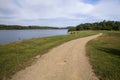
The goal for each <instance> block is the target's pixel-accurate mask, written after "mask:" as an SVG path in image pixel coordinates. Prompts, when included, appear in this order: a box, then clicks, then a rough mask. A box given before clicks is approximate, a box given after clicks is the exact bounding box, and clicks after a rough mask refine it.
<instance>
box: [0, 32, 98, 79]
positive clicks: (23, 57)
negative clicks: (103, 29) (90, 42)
mask: <svg viewBox="0 0 120 80" xmlns="http://www.w3.org/2000/svg"><path fill="white" fill-rule="evenodd" d="M97 33H98V32H96V31H80V32H79V34H72V35H64V36H53V37H44V38H35V39H30V40H23V41H18V42H13V43H9V44H5V45H0V80H5V79H8V78H9V77H10V76H11V75H13V74H15V73H16V72H17V71H19V70H21V69H24V68H25V67H26V66H29V65H30V64H31V63H32V62H33V61H32V60H33V58H34V57H35V56H37V55H42V54H43V53H45V52H47V51H48V50H50V49H51V48H53V47H55V46H58V45H60V44H62V43H64V42H67V41H69V40H73V39H76V38H80V37H85V36H90V35H93V34H97Z"/></svg>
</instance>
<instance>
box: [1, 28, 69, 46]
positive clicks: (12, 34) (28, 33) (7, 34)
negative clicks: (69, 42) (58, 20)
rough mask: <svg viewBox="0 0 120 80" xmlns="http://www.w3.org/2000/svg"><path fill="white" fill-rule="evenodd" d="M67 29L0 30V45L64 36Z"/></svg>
mask: <svg viewBox="0 0 120 80" xmlns="http://www.w3.org/2000/svg"><path fill="white" fill-rule="evenodd" d="M66 34H67V29H61V30H0V44H6V43H9V42H15V41H18V40H24V39H31V38H39V37H46V36H55V35H66Z"/></svg>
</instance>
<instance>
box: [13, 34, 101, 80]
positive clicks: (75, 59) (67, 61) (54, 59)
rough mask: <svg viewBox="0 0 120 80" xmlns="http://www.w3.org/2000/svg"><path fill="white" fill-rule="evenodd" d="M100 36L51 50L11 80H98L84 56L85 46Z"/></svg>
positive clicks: (86, 38)
mask: <svg viewBox="0 0 120 80" xmlns="http://www.w3.org/2000/svg"><path fill="white" fill-rule="evenodd" d="M100 35H101V34H98V35H94V36H89V37H85V38H79V39H76V40H72V41H69V42H66V43H64V44H62V45H60V46H58V47H55V48H53V49H52V50H50V51H49V52H48V53H47V54H45V55H43V56H42V57H41V58H39V59H38V60H37V62H36V63H35V64H33V65H32V66H30V67H27V68H26V69H25V70H22V71H20V72H18V73H17V74H15V75H14V76H13V77H12V80H98V79H97V77H96V76H95V75H94V73H93V71H92V68H91V65H90V64H89V62H88V58H87V57H86V55H85V45H86V43H87V42H88V41H90V40H91V39H94V38H96V37H98V36H100Z"/></svg>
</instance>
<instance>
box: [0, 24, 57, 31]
mask: <svg viewBox="0 0 120 80" xmlns="http://www.w3.org/2000/svg"><path fill="white" fill-rule="evenodd" d="M24 29H59V28H57V27H48V26H20V25H3V24H1V25H0V30H24Z"/></svg>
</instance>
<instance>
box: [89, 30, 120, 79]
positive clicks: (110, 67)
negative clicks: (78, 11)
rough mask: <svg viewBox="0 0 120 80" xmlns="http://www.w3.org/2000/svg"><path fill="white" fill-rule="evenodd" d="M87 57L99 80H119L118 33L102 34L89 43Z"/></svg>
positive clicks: (119, 34)
mask: <svg viewBox="0 0 120 80" xmlns="http://www.w3.org/2000/svg"><path fill="white" fill-rule="evenodd" d="M87 55H88V56H89V59H90V62H91V64H92V66H93V69H94V70H95V73H96V74H97V75H98V77H99V78H101V80H120V32H115V31H110V32H109V31H108V32H104V34H103V35H102V36H101V37H99V38H97V39H94V40H92V41H90V42H89V43H88V45H87Z"/></svg>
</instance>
